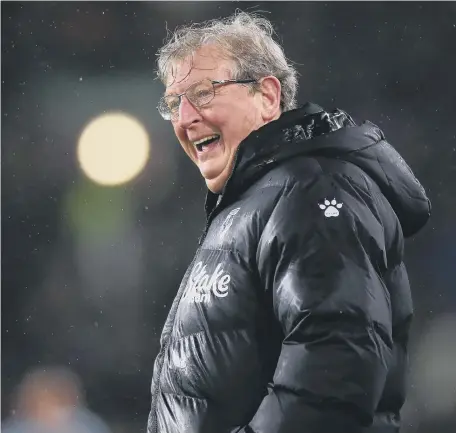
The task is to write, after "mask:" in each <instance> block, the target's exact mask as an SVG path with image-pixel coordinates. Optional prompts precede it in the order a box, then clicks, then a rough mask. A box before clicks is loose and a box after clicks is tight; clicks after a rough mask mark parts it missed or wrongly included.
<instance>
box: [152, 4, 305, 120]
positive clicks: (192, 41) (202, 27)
mask: <svg viewBox="0 0 456 433" xmlns="http://www.w3.org/2000/svg"><path fill="white" fill-rule="evenodd" d="M274 34H275V32H274V28H273V26H272V24H271V22H270V21H269V20H268V19H266V18H263V17H260V16H258V15H256V14H252V13H247V12H242V11H237V12H235V13H234V14H233V15H232V16H230V17H228V18H224V19H214V20H210V21H206V22H203V23H200V24H191V25H188V26H183V27H180V28H177V29H176V30H175V31H174V33H172V34H169V33H168V37H167V41H166V43H165V45H164V46H163V47H162V48H161V49H160V50H159V51H158V53H157V56H158V61H157V64H158V71H157V75H158V78H159V79H160V80H161V81H162V82H163V83H165V84H166V80H167V78H168V76H169V74H170V73H171V72H172V67H173V63H174V62H176V61H179V60H183V59H185V58H187V57H188V56H191V55H193V54H194V53H195V52H196V51H197V50H198V49H199V48H201V47H202V46H203V45H206V44H216V45H218V46H220V47H221V48H222V50H223V52H224V53H226V54H227V55H228V57H229V59H231V60H232V61H233V62H234V65H235V66H234V70H233V71H232V73H233V77H232V78H234V79H255V80H259V79H260V78H262V77H266V76H269V75H272V76H274V77H276V78H277V79H278V80H279V81H280V83H281V86H282V94H281V98H280V105H281V108H282V110H283V111H288V110H292V109H294V108H296V93H297V89H298V80H297V71H296V69H295V68H294V67H293V66H292V65H291V64H290V62H289V61H288V60H287V58H286V57H285V54H284V52H283V49H282V47H281V46H280V45H279V44H278V43H277V42H276V41H275V40H274V39H273V35H274Z"/></svg>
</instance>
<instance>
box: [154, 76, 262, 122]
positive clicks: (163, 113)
mask: <svg viewBox="0 0 456 433" xmlns="http://www.w3.org/2000/svg"><path fill="white" fill-rule="evenodd" d="M203 81H209V82H210V83H211V84H212V94H213V95H212V98H211V99H209V100H208V101H207V102H205V103H204V104H195V103H194V102H193V101H191V100H190V99H189V102H190V103H191V104H192V105H193V106H194V107H196V108H200V107H203V106H204V105H207V104H209V102H211V101H212V100H213V99H214V98H215V85H223V84H251V83H257V82H258V80H252V79H246V80H210V79H208V78H204V79H202V80H200V81H197V82H196V83H193V84H191V85H190V86H188V88H187V90H186V91H185V92H183V93H180V94H178V95H166V96H162V97H161V98H160V100H159V103H158V105H157V110H158V112H159V113H160V115H161V116H162V117H163V119H165V120H174V121H175V120H177V119H178V118H179V110H177V111H176V113H177V114H174V115H173V113H172V112H171V111H169V114H168V113H167V112H166V109H164V108H163V107H166V105H167V104H166V98H167V97H169V96H173V97H176V96H177V97H178V98H179V106H180V104H181V101H182V97H183V96H184V95H186V94H187V92H188V91H189V89H191V88H193V87H194V86H197V85H198V84H200V83H202V82H203ZM187 98H188V97H187Z"/></svg>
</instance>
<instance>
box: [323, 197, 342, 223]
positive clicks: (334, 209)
mask: <svg viewBox="0 0 456 433" xmlns="http://www.w3.org/2000/svg"><path fill="white" fill-rule="evenodd" d="M342 204H343V203H337V201H336V199H332V200H331V201H329V200H327V199H325V202H324V204H320V203H319V204H318V206H319V207H320V209H321V210H324V211H325V217H326V218H331V217H337V216H339V209H340V208H341V207H342Z"/></svg>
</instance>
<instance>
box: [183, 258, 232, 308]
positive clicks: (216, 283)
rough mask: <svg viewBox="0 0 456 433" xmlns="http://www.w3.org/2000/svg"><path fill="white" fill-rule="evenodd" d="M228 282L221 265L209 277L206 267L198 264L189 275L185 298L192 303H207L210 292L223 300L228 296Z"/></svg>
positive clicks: (228, 277) (227, 275)
mask: <svg viewBox="0 0 456 433" xmlns="http://www.w3.org/2000/svg"><path fill="white" fill-rule="evenodd" d="M230 280H231V277H230V275H229V274H227V273H225V271H224V270H223V268H222V264H221V263H219V264H218V265H217V267H216V268H215V270H214V271H213V272H212V274H211V275H209V274H208V273H207V270H206V265H204V266H203V262H198V263H197V264H196V265H195V267H194V268H193V270H192V273H191V274H190V277H189V280H188V287H187V293H186V294H185V298H187V299H188V300H190V301H193V302H208V301H209V299H210V296H211V292H212V294H213V295H214V296H216V297H217V298H224V297H225V296H227V295H228V284H229V282H230Z"/></svg>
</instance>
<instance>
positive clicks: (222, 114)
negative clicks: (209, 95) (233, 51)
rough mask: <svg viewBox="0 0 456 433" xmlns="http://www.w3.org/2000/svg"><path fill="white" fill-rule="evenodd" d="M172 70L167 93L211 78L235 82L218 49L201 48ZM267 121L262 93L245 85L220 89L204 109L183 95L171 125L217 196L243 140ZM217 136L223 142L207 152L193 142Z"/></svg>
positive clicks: (226, 61)
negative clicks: (265, 119)
mask: <svg viewBox="0 0 456 433" xmlns="http://www.w3.org/2000/svg"><path fill="white" fill-rule="evenodd" d="M173 66H174V67H173V74H172V75H173V76H170V77H168V80H167V83H166V84H167V87H166V94H167V95H169V94H179V93H183V92H185V91H186V90H187V88H188V87H189V86H190V85H192V84H193V83H196V82H198V81H201V80H203V79H206V78H209V79H210V80H226V79H232V78H233V77H232V73H231V70H232V67H233V63H232V61H231V60H228V59H226V56H222V55H221V52H220V49H219V48H217V47H215V46H213V45H212V46H211V45H207V46H204V47H202V48H200V49H199V50H198V51H196V53H195V54H194V55H193V56H192V57H190V58H188V59H186V60H184V61H181V62H179V63H176V64H174V65H173ZM264 123H265V121H264V119H263V116H262V99H261V94H260V93H257V92H255V93H252V92H251V90H250V87H248V85H243V84H227V85H223V84H222V85H215V97H214V98H213V99H212V100H211V101H210V102H209V103H208V104H207V105H203V106H202V107H200V108H197V107H194V106H193V105H192V104H191V103H190V102H189V101H188V99H187V98H186V97H185V96H184V97H182V98H181V104H180V107H179V118H178V119H177V120H175V121H174V120H173V121H172V124H173V128H174V132H175V134H176V136H177V138H178V140H179V142H180V144H181V146H182V148H183V149H184V151H185V152H186V153H187V155H188V156H189V157H190V159H191V160H192V161H193V162H194V163H195V164H196V165H197V166H198V168H199V169H200V172H201V174H202V176H203V177H204V179H205V180H206V185H207V187H208V188H209V189H210V190H211V191H212V192H220V191H221V190H222V189H223V187H224V185H225V183H226V181H227V180H228V177H229V175H230V173H231V170H232V165H233V162H234V155H235V153H236V149H237V148H238V146H239V144H240V143H241V141H242V140H243V139H244V138H246V137H247V136H248V135H249V134H250V133H251V132H252V131H254V130H256V129H258V128H259V127H261V126H262V125H264ZM213 135H218V136H219V138H218V139H217V140H216V141H214V142H212V143H210V144H209V145H207V146H204V147H203V148H202V149H201V147H200V146H199V147H198V146H197V145H195V144H194V143H195V141H198V140H201V139H203V138H205V137H209V136H213Z"/></svg>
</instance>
